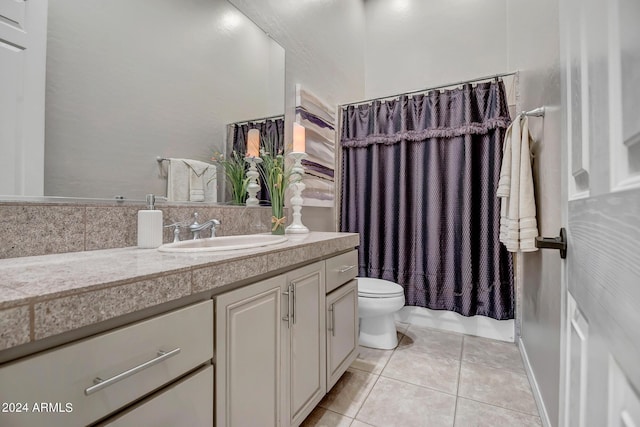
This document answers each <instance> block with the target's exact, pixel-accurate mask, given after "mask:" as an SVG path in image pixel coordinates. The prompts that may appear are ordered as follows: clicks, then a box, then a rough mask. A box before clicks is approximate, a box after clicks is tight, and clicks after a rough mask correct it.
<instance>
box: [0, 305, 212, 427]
mask: <svg viewBox="0 0 640 427" xmlns="http://www.w3.org/2000/svg"><path fill="white" fill-rule="evenodd" d="M212 358H213V301H211V300H209V301H205V302H202V303H198V304H194V305H191V306H189V307H185V308H182V309H179V310H175V311H172V312H170V313H167V314H163V315H160V316H157V317H154V318H151V319H148V320H144V321H141V322H138V323H135V324H132V325H129V326H125V327H122V328H118V329H115V330H113V331H110V332H106V333H103V334H100V335H97V336H95V337H91V338H87V339H85V340H82V341H79V342H76V343H72V344H69V345H66V346H63V347H59V348H56V349H53V350H50V351H47V352H44V353H39V354H37V355H35V356H32V357H28V358H25V359H21V360H18V361H16V362H12V363H10V364H7V365H5V366H3V367H2V368H0V390H2V392H1V395H2V400H3V401H4V402H16V403H18V402H19V403H20V404H23V403H24V404H26V405H27V406H26V408H27V409H28V410H29V412H26V413H25V412H23V413H6V412H4V413H3V412H0V425H2V426H24V425H36V426H37V425H47V426H70V425H86V424H89V423H91V422H94V421H96V420H97V419H100V418H102V417H104V416H105V415H108V414H110V413H112V412H114V411H116V410H117V409H119V408H121V407H123V406H125V405H127V404H129V403H130V402H132V401H134V400H136V399H138V398H140V397H142V396H144V395H145V394H148V393H149V392H151V391H154V390H156V389H158V388H159V387H161V386H162V385H164V384H166V383H167V382H169V381H171V380H173V379H175V378H177V377H179V376H181V375H183V374H185V373H187V372H188V371H190V370H192V369H194V368H196V367H197V366H199V365H201V364H203V363H205V362H207V361H208V360H210V359H212ZM98 377H99V378H101V379H102V380H103V381H104V382H105V383H107V384H106V386H105V387H104V388H101V389H99V390H95V389H91V387H92V386H94V385H95V384H94V379H95V378H98ZM114 378H115V379H118V378H121V379H120V380H119V381H109V380H111V379H114ZM43 402H44V403H46V404H47V408H46V412H34V405H36V404H38V405H41V404H42V403H43ZM0 409H1V408H0ZM37 409H41V408H39V407H38V408H37Z"/></svg>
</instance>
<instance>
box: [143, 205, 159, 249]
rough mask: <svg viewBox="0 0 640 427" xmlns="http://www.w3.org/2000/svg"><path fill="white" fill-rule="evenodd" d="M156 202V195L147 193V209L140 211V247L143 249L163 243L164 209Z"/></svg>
mask: <svg viewBox="0 0 640 427" xmlns="http://www.w3.org/2000/svg"><path fill="white" fill-rule="evenodd" d="M155 204H156V197H155V196H154V195H153V194H147V209H145V210H139V211H138V247H139V248H142V249H151V248H157V247H158V246H160V245H162V211H161V210H158V209H156V206H155Z"/></svg>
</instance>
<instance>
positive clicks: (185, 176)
mask: <svg viewBox="0 0 640 427" xmlns="http://www.w3.org/2000/svg"><path fill="white" fill-rule="evenodd" d="M189 174H190V169H189V166H187V164H186V163H185V162H184V160H183V159H169V170H168V173H167V200H168V201H170V202H186V201H188V200H189Z"/></svg>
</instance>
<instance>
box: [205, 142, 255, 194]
mask: <svg viewBox="0 0 640 427" xmlns="http://www.w3.org/2000/svg"><path fill="white" fill-rule="evenodd" d="M211 160H212V161H213V162H214V163H216V164H218V165H220V166H222V169H224V175H225V176H226V177H227V182H228V183H229V191H230V192H231V203H233V204H234V205H244V204H245V201H246V200H247V185H248V184H249V180H248V179H247V176H246V169H245V167H246V162H245V161H244V157H243V156H242V155H241V154H240V153H238V152H237V151H235V150H233V152H232V153H231V156H229V158H228V159H226V158H225V157H224V155H223V154H221V153H216V154H215V155H214V156H213V157H212V158H211Z"/></svg>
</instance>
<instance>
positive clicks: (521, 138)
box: [497, 116, 538, 252]
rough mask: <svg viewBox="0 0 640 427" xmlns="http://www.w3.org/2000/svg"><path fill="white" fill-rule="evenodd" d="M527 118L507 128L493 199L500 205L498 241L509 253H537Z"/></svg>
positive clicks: (536, 230)
mask: <svg viewBox="0 0 640 427" xmlns="http://www.w3.org/2000/svg"><path fill="white" fill-rule="evenodd" d="M529 139H530V135H529V119H528V118H527V117H526V116H525V117H524V118H523V119H522V123H521V120H520V119H516V120H515V121H514V122H513V123H511V126H509V128H508V129H507V132H506V135H505V139H504V146H503V155H502V167H501V168H500V181H499V182H498V191H497V196H498V197H499V198H501V199H502V200H501V206H500V241H501V242H502V243H504V245H505V246H506V247H507V250H508V251H509V252H518V251H522V252H533V251H537V250H538V248H536V245H535V238H536V236H538V222H537V220H536V201H535V194H534V190H533V173H532V170H531V152H530V148H529Z"/></svg>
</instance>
